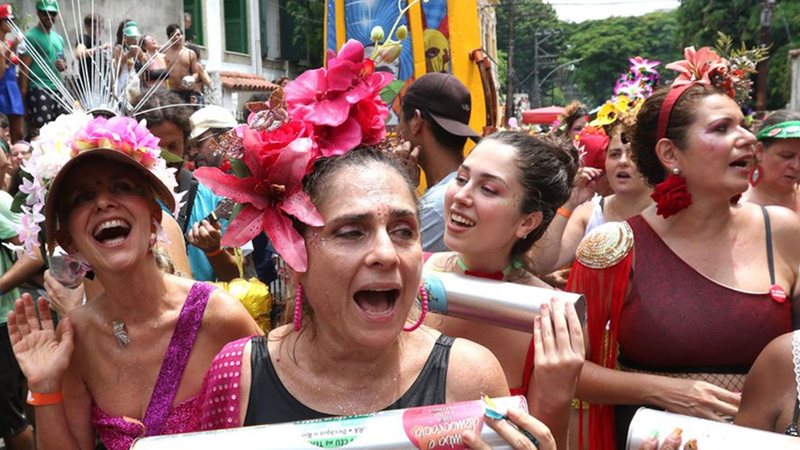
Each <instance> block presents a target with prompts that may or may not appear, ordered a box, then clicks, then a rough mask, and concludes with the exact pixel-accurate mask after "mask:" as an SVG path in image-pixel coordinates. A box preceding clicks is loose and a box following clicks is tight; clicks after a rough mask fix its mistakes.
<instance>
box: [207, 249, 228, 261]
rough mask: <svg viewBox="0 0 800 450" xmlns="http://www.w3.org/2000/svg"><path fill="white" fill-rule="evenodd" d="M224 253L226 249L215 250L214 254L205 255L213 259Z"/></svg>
mask: <svg viewBox="0 0 800 450" xmlns="http://www.w3.org/2000/svg"><path fill="white" fill-rule="evenodd" d="M224 251H225V249H224V248H222V247H220V248H218V249H216V250H214V251H213V252H205V254H206V256H208V257H209V258H210V257H213V256H217V255H219V254H220V253H222V252H224Z"/></svg>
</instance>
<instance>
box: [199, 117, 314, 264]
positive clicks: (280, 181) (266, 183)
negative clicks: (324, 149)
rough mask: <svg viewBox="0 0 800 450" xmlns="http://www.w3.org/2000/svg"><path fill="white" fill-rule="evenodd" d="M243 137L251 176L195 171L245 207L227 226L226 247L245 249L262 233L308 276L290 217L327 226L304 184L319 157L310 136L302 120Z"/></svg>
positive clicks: (245, 131)
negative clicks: (308, 168) (242, 246)
mask: <svg viewBox="0 0 800 450" xmlns="http://www.w3.org/2000/svg"><path fill="white" fill-rule="evenodd" d="M243 136H244V142H243V144H244V149H245V151H244V157H243V161H244V163H245V164H246V165H247V168H248V169H249V171H250V176H248V177H245V178H239V177H237V176H235V175H229V174H226V173H224V172H222V171H221V170H219V169H217V168H216V167H214V168H212V167H201V168H199V169H197V170H195V172H194V175H195V177H196V178H197V179H198V180H200V181H201V182H202V183H203V184H205V185H206V186H208V187H209V188H210V189H211V190H212V191H214V193H216V194H217V195H220V196H224V197H228V198H231V199H233V200H234V201H236V202H237V203H240V204H242V205H244V208H243V209H242V210H241V211H240V212H239V213H238V214H237V215H236V217H235V218H234V219H233V221H232V222H231V223H230V224H229V225H228V229H227V231H226V232H225V235H224V236H223V237H222V245H224V246H228V247H235V246H241V245H243V244H245V243H246V242H247V241H250V240H252V239H253V238H254V237H256V236H257V235H258V233H260V232H261V230H262V229H263V230H264V231H265V232H266V233H267V236H269V238H270V240H271V241H272V244H273V245H274V247H275V250H277V252H278V253H280V255H281V256H282V257H283V258H284V260H285V261H286V263H287V264H289V266H291V267H292V268H293V269H294V270H296V271H298V272H305V271H306V269H307V268H308V256H307V254H306V247H305V242H304V241H303V237H302V236H300V234H299V233H298V232H297V231H296V230H295V229H294V227H293V226H292V219H291V217H289V216H294V217H295V218H297V219H298V220H300V221H301V222H303V223H305V224H307V225H309V226H314V227H318V226H322V225H323V224H324V221H323V219H322V216H321V215H320V214H319V211H317V208H316V207H315V206H314V204H313V203H312V202H311V199H310V198H309V197H308V195H307V194H306V193H305V192H303V186H302V181H303V176H305V174H306V168H307V167H308V166H309V164H310V162H311V160H312V158H313V157H314V155H315V153H316V152H315V151H314V148H313V147H314V140H313V139H312V136H311V132H310V130H308V129H307V128H306V126H305V125H304V124H303V123H302V122H299V121H291V122H288V123H286V124H284V125H283V126H282V127H281V128H279V129H277V130H274V131H271V132H258V131H254V130H251V129H250V128H247V127H245V128H244V129H243Z"/></svg>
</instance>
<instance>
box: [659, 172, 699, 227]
mask: <svg viewBox="0 0 800 450" xmlns="http://www.w3.org/2000/svg"><path fill="white" fill-rule="evenodd" d="M650 198H652V199H653V200H654V201H655V202H656V213H657V214H658V215H660V216H662V217H664V218H665V219H666V218H667V217H670V216H674V215H675V214H678V213H679V212H681V211H683V210H684V209H686V208H688V207H689V205H691V204H692V195H691V194H690V193H689V190H688V189H687V188H686V178H684V177H682V176H680V175H670V176H668V177H667V179H666V180H664V181H662V182H661V183H658V184H657V185H656V186H655V189H653V193H652V194H650Z"/></svg>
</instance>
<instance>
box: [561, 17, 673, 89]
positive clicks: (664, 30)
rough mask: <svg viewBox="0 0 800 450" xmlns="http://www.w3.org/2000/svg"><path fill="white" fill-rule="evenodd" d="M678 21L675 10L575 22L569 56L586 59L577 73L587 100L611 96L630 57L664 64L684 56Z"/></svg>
mask: <svg viewBox="0 0 800 450" xmlns="http://www.w3.org/2000/svg"><path fill="white" fill-rule="evenodd" d="M678 31H679V30H678V21H677V18H676V14H675V12H674V11H670V12H654V13H650V14H646V15H643V16H639V17H610V18H608V19H603V20H592V21H586V22H581V23H578V24H571V26H570V30H569V31H568V33H569V38H568V46H569V49H568V50H567V52H566V55H565V56H566V59H568V60H572V59H578V58H583V59H582V60H581V61H580V62H579V63H578V64H576V70H575V73H574V80H575V83H576V84H577V85H578V88H579V89H580V91H581V93H582V95H583V96H584V101H586V102H587V103H589V104H592V105H599V104H601V103H602V102H604V101H605V100H606V99H608V98H610V97H611V95H612V93H613V89H614V84H615V82H616V80H617V78H618V77H619V75H620V74H621V73H622V72H624V71H626V70H627V69H628V66H629V63H628V58H631V57H633V56H642V57H644V58H647V59H650V60H658V61H661V62H662V65H661V66H659V69H660V72H661V74H662V77H664V76H669V74H668V73H666V72H668V71H666V70H664V69H663V65H664V64H667V63H669V62H671V61H674V60H677V59H680V58H681V55H682V53H681V51H680V48H681V47H680V45H679V44H678Z"/></svg>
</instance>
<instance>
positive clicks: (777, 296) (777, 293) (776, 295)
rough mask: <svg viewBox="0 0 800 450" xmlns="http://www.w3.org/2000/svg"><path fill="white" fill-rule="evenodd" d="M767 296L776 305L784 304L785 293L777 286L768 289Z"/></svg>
mask: <svg viewBox="0 0 800 450" xmlns="http://www.w3.org/2000/svg"><path fill="white" fill-rule="evenodd" d="M769 296H770V297H771V298H772V299H773V300H775V301H776V302H778V303H786V291H784V290H783V288H782V287H780V286H779V285H777V284H773V285H772V287H770V288H769Z"/></svg>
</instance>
